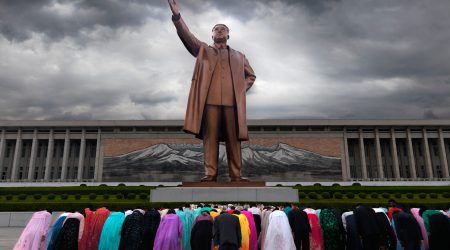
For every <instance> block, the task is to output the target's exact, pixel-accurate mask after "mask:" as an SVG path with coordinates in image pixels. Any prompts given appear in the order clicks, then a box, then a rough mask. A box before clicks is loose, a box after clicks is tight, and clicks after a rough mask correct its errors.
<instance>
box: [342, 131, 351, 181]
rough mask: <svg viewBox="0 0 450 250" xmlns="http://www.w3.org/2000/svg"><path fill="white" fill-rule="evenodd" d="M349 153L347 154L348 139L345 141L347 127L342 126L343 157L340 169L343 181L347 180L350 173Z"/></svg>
mask: <svg viewBox="0 0 450 250" xmlns="http://www.w3.org/2000/svg"><path fill="white" fill-rule="evenodd" d="M348 158H349V154H348V141H347V129H346V128H344V158H343V162H342V164H343V166H342V171H343V176H342V177H343V178H342V180H343V181H348V180H349V179H350V177H351V173H350V161H349V159H348Z"/></svg>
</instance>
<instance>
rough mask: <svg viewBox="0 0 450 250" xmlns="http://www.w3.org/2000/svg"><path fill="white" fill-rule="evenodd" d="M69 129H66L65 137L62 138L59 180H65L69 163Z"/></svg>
mask: <svg viewBox="0 0 450 250" xmlns="http://www.w3.org/2000/svg"><path fill="white" fill-rule="evenodd" d="M69 132H70V130H69V129H66V136H65V138H64V152H63V160H62V169H61V177H60V179H61V180H62V181H63V180H66V177H67V165H68V163H69V152H70V138H69Z"/></svg>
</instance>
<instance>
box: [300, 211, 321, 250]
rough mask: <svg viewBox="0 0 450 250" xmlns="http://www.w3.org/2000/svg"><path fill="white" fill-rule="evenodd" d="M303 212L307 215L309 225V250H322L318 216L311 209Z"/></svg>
mask: <svg viewBox="0 0 450 250" xmlns="http://www.w3.org/2000/svg"><path fill="white" fill-rule="evenodd" d="M303 211H305V212H306V214H307V215H308V220H309V224H310V226H311V234H310V235H309V242H310V244H309V249H311V250H324V249H325V246H324V244H323V233H322V228H321V227H320V221H319V216H317V213H316V211H315V210H314V209H312V208H305V209H304V210H303Z"/></svg>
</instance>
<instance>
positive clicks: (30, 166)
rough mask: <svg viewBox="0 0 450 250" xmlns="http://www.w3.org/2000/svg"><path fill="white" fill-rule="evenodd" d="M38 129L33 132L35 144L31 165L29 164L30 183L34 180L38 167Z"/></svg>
mask: <svg viewBox="0 0 450 250" xmlns="http://www.w3.org/2000/svg"><path fill="white" fill-rule="evenodd" d="M37 132H38V131H37V129H35V130H34V132H33V142H32V144H31V155H30V163H29V164H28V181H32V180H34V169H35V166H36V154H37V147H38V140H37Z"/></svg>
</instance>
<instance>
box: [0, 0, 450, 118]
mask: <svg viewBox="0 0 450 250" xmlns="http://www.w3.org/2000/svg"><path fill="white" fill-rule="evenodd" d="M178 5H179V6H180V10H181V14H182V16H183V18H184V20H185V22H186V23H187V25H188V27H189V28H190V30H191V31H192V32H193V33H194V34H195V35H196V36H197V37H198V38H199V39H200V40H203V41H205V42H207V43H211V28H212V26H213V25H214V24H216V23H225V24H227V25H228V27H229V28H230V40H229V45H230V46H231V47H232V48H234V49H236V50H239V51H241V52H243V53H244V54H246V56H247V58H248V59H249V62H250V64H251V65H252V67H253V69H254V71H255V73H256V76H257V79H256V82H255V84H254V85H253V87H252V89H250V91H249V92H248V93H247V98H248V100H247V109H248V110H247V114H248V118H249V119H279V118H289V119H301V118H318V119H322V118H327V119H328V118H330V119H334V118H337V119H342V118H344V119H405V118H410V119H422V118H428V119H429V118H433V119H450V46H449V44H450V18H449V10H450V1H448V0H432V1H422V0H396V1H392V0H377V1H369V0H342V1H338V0H327V1H321V0H302V1H294V0H292V1H289V0H284V1H269V0H245V1H243V0H228V1H217V0H216V1H200V0H178ZM194 63H195V58H194V57H192V56H191V55H190V54H189V53H188V52H187V50H186V49H185V48H184V47H183V44H182V43H181V41H180V40H179V38H178V36H177V34H176V30H175V27H174V26H173V23H172V21H171V12H170V9H169V7H168V4H167V1H166V0H147V1H145V0H135V1H133V0H128V1H126V0H84V1H83V0H78V1H76V0H32V1H30V0H0V119H3V120H4V119H14V120H21V119H51V120H56V119H57V120H67V119H100V120H103V119H132V120H136V119H137V120H141V119H183V118H184V112H185V108H186V102H187V96H188V91H189V87H190V86H189V85H190V79H191V77H192V71H193V68H194Z"/></svg>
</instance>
